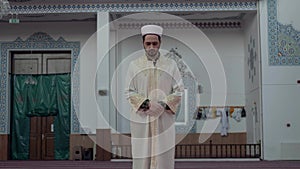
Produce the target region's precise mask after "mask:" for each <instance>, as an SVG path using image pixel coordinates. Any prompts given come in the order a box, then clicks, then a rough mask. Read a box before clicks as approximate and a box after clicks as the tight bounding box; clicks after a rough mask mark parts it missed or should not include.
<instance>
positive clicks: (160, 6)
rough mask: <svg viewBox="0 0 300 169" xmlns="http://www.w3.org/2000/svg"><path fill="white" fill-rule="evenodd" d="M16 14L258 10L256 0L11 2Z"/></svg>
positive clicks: (13, 11)
mask: <svg viewBox="0 0 300 169" xmlns="http://www.w3.org/2000/svg"><path fill="white" fill-rule="evenodd" d="M11 10H12V11H11V12H12V13H14V14H38V13H70V12H79V13H80V12H98V11H100V12H166V11H240V10H243V11H256V10H257V2H256V1H253V0H252V1H251V0H249V1H234V2H232V1H228V0H227V1H223V2H220V1H218V2H162V3H158V2H147V3H142V2H138V3H130V2H128V3H88V2H87V3H85V4H80V3H77V4H66V3H63V1H62V2H61V4H24V5H21V4H13V3H12V4H11Z"/></svg>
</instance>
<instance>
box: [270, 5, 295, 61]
mask: <svg viewBox="0 0 300 169" xmlns="http://www.w3.org/2000/svg"><path fill="white" fill-rule="evenodd" d="M299 37H300V32H299V31H298V30H295V29H294V28H293V26H292V25H284V24H282V23H280V22H279V21H278V20H277V0H268V43H269V58H268V59H269V65H271V66H299V65H300V40H299Z"/></svg>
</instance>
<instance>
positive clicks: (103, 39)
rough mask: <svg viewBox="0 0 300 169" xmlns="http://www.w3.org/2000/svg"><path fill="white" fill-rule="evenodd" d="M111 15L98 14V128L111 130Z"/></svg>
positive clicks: (106, 13)
mask: <svg viewBox="0 0 300 169" xmlns="http://www.w3.org/2000/svg"><path fill="white" fill-rule="evenodd" d="M109 88H110V78H109V13H108V12H98V13H97V81H96V89H97V93H96V95H97V103H98V116H97V117H98V118H97V128H98V129H105V128H109V116H110V115H109V114H110V106H109V105H110V101H109V100H110V97H109V95H110V94H109V93H110V90H109Z"/></svg>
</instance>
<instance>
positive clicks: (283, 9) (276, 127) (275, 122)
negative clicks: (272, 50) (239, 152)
mask: <svg viewBox="0 0 300 169" xmlns="http://www.w3.org/2000/svg"><path fill="white" fill-rule="evenodd" d="M270 2H278V3H277V5H275V7H277V15H278V18H277V20H278V22H279V23H281V24H292V26H293V27H294V28H295V29H298V31H299V27H298V26H297V25H299V24H300V21H299V19H295V18H297V17H298V16H299V10H297V9H296V7H297V6H299V1H295V0H292V1H288V2H287V1H284V0H278V1H270ZM260 6H261V9H260V13H261V16H260V29H261V44H262V45H261V49H262V104H263V109H262V111H263V151H264V157H263V158H264V159H266V160H279V159H294V160H295V159H296V160H299V159H300V153H299V145H300V135H299V128H300V125H299V124H300V123H299V119H300V113H299V110H300V104H299V100H300V88H299V84H297V80H299V79H300V74H299V72H300V67H299V66H279V65H277V66H270V64H269V59H268V58H269V57H268V54H269V53H268V48H269V47H270V46H271V45H272V44H271V43H270V42H269V41H268V37H267V35H268V31H269V30H268V25H267V24H268V18H270V16H268V15H272V14H274V13H267V9H268V6H267V1H266V0H264V1H261V2H260ZM273 17H276V16H273ZM275 24H277V23H275ZM291 38H292V37H291ZM298 55H299V54H298ZM288 124H289V125H290V127H288Z"/></svg>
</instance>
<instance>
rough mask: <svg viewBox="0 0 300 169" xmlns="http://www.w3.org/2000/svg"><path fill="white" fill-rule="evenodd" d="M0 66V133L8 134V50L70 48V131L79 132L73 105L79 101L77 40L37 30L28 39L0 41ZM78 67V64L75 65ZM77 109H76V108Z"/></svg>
mask: <svg viewBox="0 0 300 169" xmlns="http://www.w3.org/2000/svg"><path fill="white" fill-rule="evenodd" d="M0 49H1V50H0V55H1V67H0V75H1V76H0V93H1V96H0V97H1V99H0V134H8V133H9V132H10V131H9V117H10V112H9V108H8V106H9V100H8V99H9V93H8V91H9V87H8V86H9V81H10V76H9V74H8V64H9V57H10V51H16V50H70V51H71V57H72V73H71V74H72V108H71V133H79V131H80V129H79V121H78V119H77V116H76V113H75V110H76V109H75V107H74V105H78V103H79V68H75V69H74V66H75V64H76V62H77V58H78V55H79V52H80V43H79V42H67V41H65V40H64V39H63V38H62V37H60V38H59V39H58V40H57V41H56V40H54V39H53V38H52V37H51V36H49V35H48V34H46V33H43V32H37V33H34V34H33V35H31V36H30V37H29V38H28V39H26V40H24V41H23V40H22V39H21V38H20V37H18V38H17V39H16V40H15V41H12V42H1V43H0ZM76 67H78V66H76ZM77 110H78V109H77Z"/></svg>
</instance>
